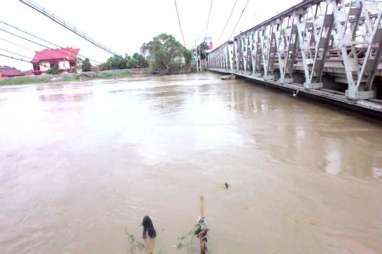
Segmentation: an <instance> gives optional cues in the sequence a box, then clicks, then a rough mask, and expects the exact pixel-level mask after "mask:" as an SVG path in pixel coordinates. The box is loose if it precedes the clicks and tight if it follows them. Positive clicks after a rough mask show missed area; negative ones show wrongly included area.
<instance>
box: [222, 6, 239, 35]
mask: <svg viewBox="0 0 382 254" xmlns="http://www.w3.org/2000/svg"><path fill="white" fill-rule="evenodd" d="M238 2H239V0H235V3H234V4H233V6H232V9H231V12H230V13H229V16H228V19H227V21H226V22H225V24H224V27H223V30H222V31H221V33H220V36H219V40H218V41H219V42H220V40H221V39H222V37H223V35H224V32H225V30H226V29H227V26H228V23H229V22H230V20H231V18H232V14H233V12H234V11H235V8H236V5H237V3H238Z"/></svg>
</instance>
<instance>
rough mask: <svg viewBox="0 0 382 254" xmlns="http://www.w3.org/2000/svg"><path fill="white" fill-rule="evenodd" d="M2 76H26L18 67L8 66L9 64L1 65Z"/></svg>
mask: <svg viewBox="0 0 382 254" xmlns="http://www.w3.org/2000/svg"><path fill="white" fill-rule="evenodd" d="M0 74H1V75H0V76H3V77H17V76H24V73H23V72H21V71H19V70H17V69H16V68H12V67H8V66H0Z"/></svg>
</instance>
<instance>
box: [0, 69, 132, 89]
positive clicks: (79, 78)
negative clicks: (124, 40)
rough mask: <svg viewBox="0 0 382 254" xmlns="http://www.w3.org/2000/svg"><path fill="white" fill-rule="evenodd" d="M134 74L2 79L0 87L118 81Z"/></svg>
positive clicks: (114, 73) (116, 72) (124, 71)
mask: <svg viewBox="0 0 382 254" xmlns="http://www.w3.org/2000/svg"><path fill="white" fill-rule="evenodd" d="M132 73H134V71H132V70H115V71H100V72H83V73H81V74H61V75H40V76H23V77H15V78H8V79H0V86H7V85H26V84H43V83H57V82H73V81H84V80H95V79H118V78H126V77H129V76H131V75H132Z"/></svg>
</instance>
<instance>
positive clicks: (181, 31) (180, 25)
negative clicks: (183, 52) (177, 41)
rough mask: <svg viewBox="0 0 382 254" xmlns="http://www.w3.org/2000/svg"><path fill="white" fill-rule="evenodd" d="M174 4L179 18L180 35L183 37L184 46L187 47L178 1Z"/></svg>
mask: <svg viewBox="0 0 382 254" xmlns="http://www.w3.org/2000/svg"><path fill="white" fill-rule="evenodd" d="M174 2H175V10H176V15H177V16H178V26H179V30H180V34H181V35H182V39H183V45H184V46H186V40H185V39H184V33H183V29H182V23H181V22H180V15H179V10H178V4H177V2H176V0H174Z"/></svg>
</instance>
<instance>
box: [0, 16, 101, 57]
mask: <svg viewBox="0 0 382 254" xmlns="http://www.w3.org/2000/svg"><path fill="white" fill-rule="evenodd" d="M0 23H1V24H4V25H6V26H8V27H11V28H13V29H15V30H17V31H19V32H22V33H24V34H27V35H29V36H31V37H33V38H35V39H38V40H40V41H44V42H45V43H48V44H51V45H54V46H55V47H57V48H62V49H64V50H65V48H64V47H62V46H60V45H58V44H56V43H53V42H50V41H48V40H45V39H43V38H41V37H40V36H37V35H34V34H32V33H29V32H27V31H25V30H23V29H21V28H19V27H16V26H14V25H11V24H8V23H6V22H4V21H0ZM0 31H2V32H5V33H8V34H10V35H12V36H15V37H17V38H20V39H23V40H25V41H28V42H30V43H33V44H35V45H38V46H40V47H43V48H48V49H52V47H50V46H48V45H46V44H42V43H40V42H37V41H35V40H31V39H29V38H26V37H24V36H21V35H18V34H15V33H13V32H10V31H8V30H6V29H3V28H0ZM1 39H2V38H1ZM2 40H4V41H7V40H5V39H2ZM67 51H68V50H67ZM68 52H69V53H72V52H70V51H68ZM79 56H80V57H82V58H88V57H86V56H83V55H79ZM89 59H90V58H89ZM90 60H91V61H93V62H95V63H98V64H99V63H100V62H98V61H95V60H93V59H90Z"/></svg>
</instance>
